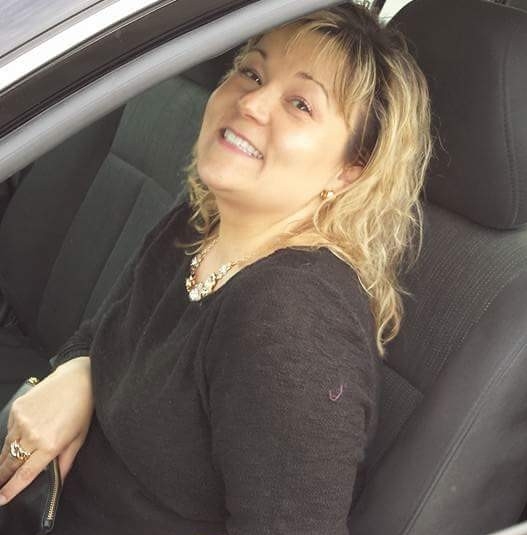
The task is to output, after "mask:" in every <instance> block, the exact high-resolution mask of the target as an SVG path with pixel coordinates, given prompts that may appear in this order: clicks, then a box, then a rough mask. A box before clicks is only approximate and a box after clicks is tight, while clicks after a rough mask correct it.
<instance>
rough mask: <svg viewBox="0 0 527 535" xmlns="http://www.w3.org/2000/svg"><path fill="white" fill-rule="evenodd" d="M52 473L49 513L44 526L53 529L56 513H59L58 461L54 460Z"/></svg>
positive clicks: (59, 485)
mask: <svg viewBox="0 0 527 535" xmlns="http://www.w3.org/2000/svg"><path fill="white" fill-rule="evenodd" d="M51 466H52V473H51V477H50V487H51V489H50V490H51V492H50V499H49V505H48V513H47V515H46V518H45V520H44V527H45V528H46V529H51V528H52V527H53V523H54V522H55V515H56V513H57V501H58V497H59V493H60V487H61V484H60V473H59V464H58V462H55V461H54V462H52V465H51Z"/></svg>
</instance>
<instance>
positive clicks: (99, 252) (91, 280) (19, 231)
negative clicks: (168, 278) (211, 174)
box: [0, 77, 208, 405]
mask: <svg viewBox="0 0 527 535" xmlns="http://www.w3.org/2000/svg"><path fill="white" fill-rule="evenodd" d="M207 97H208V90H206V89H205V88H203V87H201V86H199V85H198V84H196V83H195V82H192V81H191V80H189V79H187V78H184V77H178V78H173V79H170V80H167V81H165V82H163V83H162V84H159V85H157V86H156V87H154V88H153V89H151V90H149V91H147V92H146V93H144V94H142V95H140V96H138V97H137V98H135V99H133V100H131V101H130V102H129V103H128V104H127V105H126V106H125V107H124V110H123V109H120V110H117V111H115V112H113V113H112V114H110V115H109V116H107V117H104V118H103V119H102V120H100V121H98V122H97V123H95V124H93V125H92V126H90V127H89V128H87V129H85V130H84V131H82V132H80V133H78V134H77V135H75V136H73V137H72V138H71V139H69V140H67V141H66V142H65V143H63V144H61V145H60V146H58V147H57V148H56V149H54V150H52V151H51V152H49V153H48V154H46V155H45V156H43V157H42V158H40V159H39V160H38V161H36V162H35V163H34V164H33V165H32V166H31V168H30V169H29V170H28V171H27V172H26V173H25V176H24V178H23V180H22V182H21V183H20V185H19V187H18V188H17V190H16V193H15V194H14V196H13V198H12V199H11V201H10V203H9V205H8V208H7V210H6V213H5V215H4V217H3V219H2V221H1V224H0V293H1V296H0V297H1V299H0V301H2V300H3V301H4V302H6V303H8V304H9V306H10V307H11V309H12V310H13V311H14V315H15V316H16V318H17V323H18V325H17V326H14V325H6V324H4V325H3V326H0V362H1V363H2V364H1V368H0V405H3V404H4V403H5V402H6V401H7V400H8V399H9V398H10V397H11V395H12V394H13V392H14V391H15V389H16V388H17V386H18V385H19V384H20V383H21V382H22V381H23V380H24V379H25V378H26V377H28V376H30V375H36V376H45V375H46V374H47V373H48V372H49V370H50V367H49V362H48V359H49V358H50V357H51V356H52V355H53V354H54V352H55V351H57V349H58V348H59V347H60V346H61V344H62V343H63V342H65V341H66V340H67V338H68V337H69V336H71V334H72V333H73V332H74V331H75V330H76V328H77V327H78V326H79V324H80V322H81V321H82V320H83V319H85V318H89V317H90V316H91V315H93V314H94V313H95V311H96V310H97V308H98V306H99V304H100V303H101V302H102V300H103V298H104V296H105V295H106V294H107V293H108V291H109V289H110V288H111V286H112V284H113V282H114V281H115V280H116V278H117V276H118V274H119V273H120V271H121V270H122V269H123V267H124V265H125V264H126V261H127V260H128V258H129V257H130V256H131V255H132V254H133V252H134V250H135V248H136V247H138V246H139V244H140V242H141V240H142V238H143V236H144V235H145V234H146V232H147V231H148V230H149V229H150V228H151V227H152V226H153V225H154V224H155V223H156V222H157V221H158V220H159V219H160V218H161V217H162V216H163V215H164V214H165V213H166V212H167V211H168V210H169V209H170V207H171V206H172V205H173V204H174V203H175V202H177V199H178V195H180V194H181V193H182V192H181V187H182V177H183V168H184V166H185V164H186V163H187V157H188V155H189V154H190V150H191V146H192V144H193V141H194V139H195V138H196V136H197V133H198V130H199V125H200V122H201V115H202V113H203V109H204V105H205V102H206V99H207ZM174 147H177V150H174ZM6 323H7V322H6Z"/></svg>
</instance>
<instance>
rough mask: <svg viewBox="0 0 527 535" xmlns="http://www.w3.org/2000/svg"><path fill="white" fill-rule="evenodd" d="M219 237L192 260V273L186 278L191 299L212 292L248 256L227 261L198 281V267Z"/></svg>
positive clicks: (199, 298) (201, 297) (194, 299)
mask: <svg viewBox="0 0 527 535" xmlns="http://www.w3.org/2000/svg"><path fill="white" fill-rule="evenodd" d="M217 241H218V238H217V237H216V238H214V239H213V240H212V242H211V243H209V245H207V247H205V249H203V251H200V252H199V253H197V254H196V255H195V256H194V257H193V258H192V260H191V261H190V273H189V276H188V277H187V278H186V279H185V287H186V289H187V293H188V297H189V299H190V300H191V301H201V300H202V299H203V298H204V297H206V296H207V295H209V294H211V293H212V292H213V291H214V288H215V287H216V284H218V281H219V280H221V279H223V277H225V275H227V273H228V272H229V271H230V270H231V269H232V268H233V267H234V266H236V265H237V264H239V263H240V262H243V261H244V260H246V259H247V258H241V259H239V260H235V261H233V262H227V263H226V264H223V265H222V266H220V267H219V268H218V269H217V270H216V271H214V273H211V274H210V275H209V276H208V277H206V278H205V280H203V281H200V282H198V281H197V280H196V271H197V270H198V267H199V266H200V264H201V263H202V262H203V259H204V258H205V256H206V255H207V253H208V252H209V251H210V250H211V249H212V247H214V245H215V244H216V242H217Z"/></svg>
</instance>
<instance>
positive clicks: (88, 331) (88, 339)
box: [50, 204, 186, 369]
mask: <svg viewBox="0 0 527 535" xmlns="http://www.w3.org/2000/svg"><path fill="white" fill-rule="evenodd" d="M185 206H186V205H185V204H182V205H178V206H175V207H174V208H172V209H171V210H170V211H169V212H168V213H167V214H165V215H164V216H163V217H162V218H161V219H160V220H159V221H158V222H157V223H156V224H155V225H154V227H153V228H152V229H151V230H150V231H149V232H148V233H147V234H146V235H145V237H144V238H143V240H142V242H141V244H140V246H139V247H138V249H137V250H136V252H135V254H133V255H132V257H131V258H130V259H129V260H128V262H127V263H126V265H125V267H124V268H123V270H122V271H121V273H120V275H119V276H118V277H117V280H116V281H115V283H114V284H113V286H112V288H111V290H110V292H109V293H108V295H107V296H106V297H105V299H104V301H103V302H102V304H101V306H100V307H99V308H98V310H97V312H96V313H95V315H94V316H93V317H91V318H89V319H86V320H84V321H83V322H82V323H81V324H80V326H79V328H78V329H77V331H76V332H75V333H74V334H73V335H72V336H71V337H70V338H69V339H68V340H67V341H66V342H65V343H64V344H63V345H62V346H61V347H60V349H59V350H58V352H57V353H56V354H55V356H54V357H53V358H52V359H51V361H50V362H51V365H52V368H53V369H56V368H57V367H58V366H60V365H61V364H63V363H64V362H67V361H68V360H71V359H74V358H76V357H81V356H91V345H92V341H93V338H94V335H95V333H96V331H97V328H98V326H99V324H100V323H101V321H102V319H103V317H104V316H105V315H106V313H107V312H108V311H109V310H110V308H111V307H112V306H113V305H114V304H116V303H117V302H119V301H121V300H122V299H124V298H126V296H127V294H128V292H129V291H130V289H131V287H132V284H133V281H134V273H135V269H136V267H137V265H138V264H139V263H140V262H141V261H142V259H143V257H144V256H145V254H146V252H147V250H148V248H149V246H150V244H151V243H152V242H153V241H154V240H155V239H156V237H157V236H158V235H160V234H161V233H162V232H163V230H164V229H165V228H166V227H167V226H168V225H169V223H170V221H172V219H173V218H174V217H177V215H178V214H179V213H180V212H182V211H183V210H184V209H185Z"/></svg>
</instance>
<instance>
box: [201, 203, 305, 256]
mask: <svg viewBox="0 0 527 535" xmlns="http://www.w3.org/2000/svg"><path fill="white" fill-rule="evenodd" d="M311 215H312V209H310V208H307V209H306V208H304V209H302V210H300V211H297V212H295V213H293V214H288V215H285V216H284V215H279V214H272V215H270V214H265V215H260V214H255V213H251V214H247V213H243V212H240V211H233V210H228V209H225V208H223V209H220V222H219V224H218V227H217V229H216V230H215V232H214V236H215V237H217V238H218V239H217V242H216V244H215V246H214V247H213V249H212V250H211V253H210V254H211V257H210V263H213V264H216V263H217V264H218V265H222V264H225V263H227V262H232V261H238V260H241V259H244V258H248V259H249V260H248V261H249V262H251V261H252V260H251V257H252V256H254V257H255V258H254V259H257V258H258V257H260V256H265V255H267V254H270V253H271V252H273V251H274V250H276V249H278V248H280V247H282V246H283V243H282V242H283V240H282V239H281V237H282V236H283V234H284V233H286V232H288V231H291V230H293V229H294V227H295V226H297V225H298V224H299V223H301V222H302V221H304V220H305V219H306V217H309V216H311Z"/></svg>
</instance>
